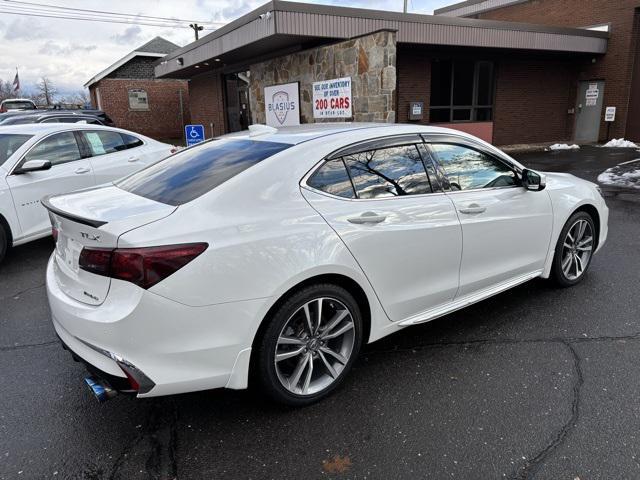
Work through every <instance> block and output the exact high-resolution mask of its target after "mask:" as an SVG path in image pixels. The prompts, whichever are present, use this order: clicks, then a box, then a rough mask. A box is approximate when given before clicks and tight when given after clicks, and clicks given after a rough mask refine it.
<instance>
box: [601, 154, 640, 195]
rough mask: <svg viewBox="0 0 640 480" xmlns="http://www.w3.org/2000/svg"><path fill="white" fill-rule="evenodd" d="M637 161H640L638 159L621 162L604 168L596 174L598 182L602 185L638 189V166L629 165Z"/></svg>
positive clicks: (639, 170)
mask: <svg viewBox="0 0 640 480" xmlns="http://www.w3.org/2000/svg"><path fill="white" fill-rule="evenodd" d="M637 161H640V159H637V160H632V161H631V162H625V163H621V164H620V165H616V166H615V167H612V168H609V169H607V170H605V171H604V172H602V173H601V174H600V175H599V176H598V182H600V183H602V184H603V185H614V186H616V187H626V188H638V189H640V167H639V166H637V165H631V163H633V162H637Z"/></svg>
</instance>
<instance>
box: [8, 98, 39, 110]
mask: <svg viewBox="0 0 640 480" xmlns="http://www.w3.org/2000/svg"><path fill="white" fill-rule="evenodd" d="M37 108H38V107H36V104H35V103H33V100H29V99H28V98H7V99H6V100H3V101H2V102H0V113H4V112H8V111H10V110H36V109H37Z"/></svg>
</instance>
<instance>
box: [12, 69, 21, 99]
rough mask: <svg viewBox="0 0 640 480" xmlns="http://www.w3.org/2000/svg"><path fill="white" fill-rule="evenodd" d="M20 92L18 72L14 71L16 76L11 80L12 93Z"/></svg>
mask: <svg viewBox="0 0 640 480" xmlns="http://www.w3.org/2000/svg"><path fill="white" fill-rule="evenodd" d="M19 90H20V77H18V70H17V69H16V76H15V78H14V79H13V91H14V93H15V92H18V91H19Z"/></svg>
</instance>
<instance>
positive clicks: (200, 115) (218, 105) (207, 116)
mask: <svg viewBox="0 0 640 480" xmlns="http://www.w3.org/2000/svg"><path fill="white" fill-rule="evenodd" d="M189 105H190V110H191V121H192V122H193V123H194V124H202V125H204V127H205V128H204V130H205V137H206V138H210V137H211V125H212V124H213V136H217V135H222V134H224V133H225V131H226V130H225V121H226V120H225V113H224V94H223V88H222V74H221V73H219V72H207V73H203V74H200V75H198V76H196V77H193V78H192V79H191V80H190V81H189Z"/></svg>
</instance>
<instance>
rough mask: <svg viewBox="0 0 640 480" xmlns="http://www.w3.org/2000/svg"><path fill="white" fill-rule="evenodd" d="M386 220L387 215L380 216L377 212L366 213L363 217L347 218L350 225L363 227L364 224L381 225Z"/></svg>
mask: <svg viewBox="0 0 640 480" xmlns="http://www.w3.org/2000/svg"><path fill="white" fill-rule="evenodd" d="M386 219H387V216H386V215H378V214H377V213H375V212H364V213H363V214H362V215H360V216H358V217H350V218H347V221H348V222H350V223H355V224H357V225H361V224H363V223H381V222H384V221H385V220H386Z"/></svg>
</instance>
